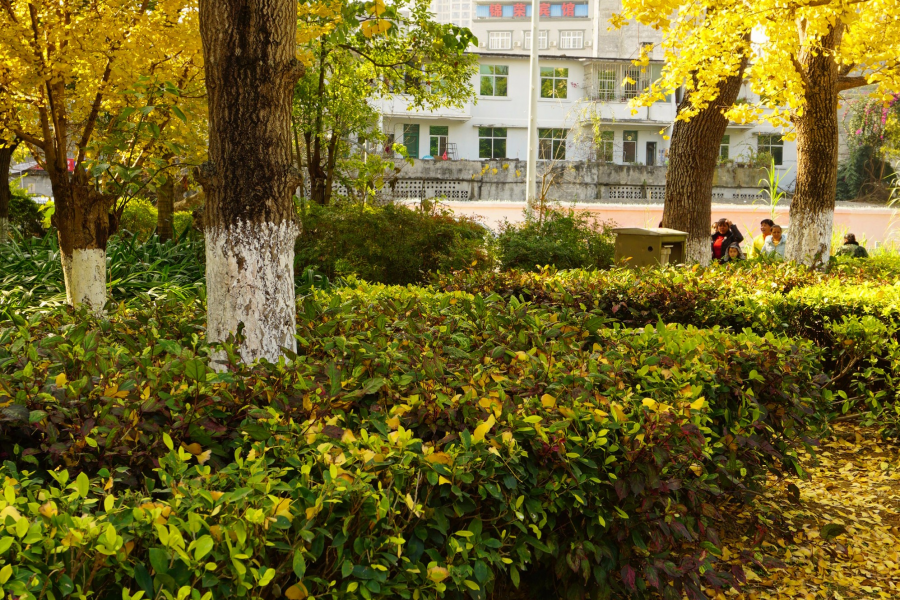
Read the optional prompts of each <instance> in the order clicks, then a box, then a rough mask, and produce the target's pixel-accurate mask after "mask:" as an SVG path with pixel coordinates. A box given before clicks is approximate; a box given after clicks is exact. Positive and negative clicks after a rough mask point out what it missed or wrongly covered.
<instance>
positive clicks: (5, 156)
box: [0, 144, 16, 244]
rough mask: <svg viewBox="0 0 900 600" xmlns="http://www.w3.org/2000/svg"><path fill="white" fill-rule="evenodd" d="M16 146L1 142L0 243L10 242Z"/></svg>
mask: <svg viewBox="0 0 900 600" xmlns="http://www.w3.org/2000/svg"><path fill="white" fill-rule="evenodd" d="M15 149H16V147H15V146H9V145H3V144H0V244H5V243H7V242H9V201H10V198H11V196H12V193H11V192H10V189H9V169H10V167H11V166H12V155H13V151H14V150H15Z"/></svg>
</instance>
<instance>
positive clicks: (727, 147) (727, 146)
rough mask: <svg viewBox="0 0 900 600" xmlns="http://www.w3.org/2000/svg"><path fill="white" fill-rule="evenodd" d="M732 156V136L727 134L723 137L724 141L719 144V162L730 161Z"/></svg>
mask: <svg viewBox="0 0 900 600" xmlns="http://www.w3.org/2000/svg"><path fill="white" fill-rule="evenodd" d="M730 154H731V135H730V134H728V133H726V134H723V135H722V141H721V142H719V160H728V158H729V155H730Z"/></svg>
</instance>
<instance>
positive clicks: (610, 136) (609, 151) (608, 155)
mask: <svg viewBox="0 0 900 600" xmlns="http://www.w3.org/2000/svg"><path fill="white" fill-rule="evenodd" d="M598 133H599V134H600V137H599V138H596V139H595V145H596V147H597V150H596V151H597V160H598V161H599V162H603V163H614V162H615V161H616V154H615V152H616V132H615V131H612V130H610V131H600V132H598Z"/></svg>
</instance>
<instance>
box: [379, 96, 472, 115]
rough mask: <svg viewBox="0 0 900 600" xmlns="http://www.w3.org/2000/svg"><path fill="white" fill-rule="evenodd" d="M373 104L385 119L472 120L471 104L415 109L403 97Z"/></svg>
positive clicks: (394, 97) (407, 99)
mask: <svg viewBox="0 0 900 600" xmlns="http://www.w3.org/2000/svg"><path fill="white" fill-rule="evenodd" d="M373 104H374V106H375V108H376V109H377V110H378V111H380V112H381V114H382V115H384V117H385V118H390V117H412V116H414V117H415V118H416V119H421V120H432V119H433V120H436V121H437V120H440V121H468V120H469V119H471V118H472V105H471V104H466V105H465V106H464V107H462V108H449V107H442V108H437V109H434V110H425V109H417V108H412V107H410V105H409V98H408V97H407V96H403V95H397V96H391V97H389V98H382V99H381V100H375V101H374V102H373Z"/></svg>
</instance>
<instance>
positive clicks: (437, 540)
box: [0, 285, 822, 598]
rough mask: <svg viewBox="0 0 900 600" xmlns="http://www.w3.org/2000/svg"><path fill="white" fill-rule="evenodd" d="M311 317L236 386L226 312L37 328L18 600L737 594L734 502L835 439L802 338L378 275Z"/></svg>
mask: <svg viewBox="0 0 900 600" xmlns="http://www.w3.org/2000/svg"><path fill="white" fill-rule="evenodd" d="M300 309H301V314H300V318H299V321H298V341H299V346H300V350H299V354H298V355H297V356H296V357H293V356H292V357H291V359H292V360H291V361H290V362H288V363H285V364H279V365H271V364H262V365H258V366H255V367H248V366H241V365H236V364H234V365H232V366H231V367H230V368H229V370H228V371H227V372H225V373H211V372H210V371H209V370H208V368H207V367H206V356H207V355H208V354H209V352H210V348H208V347H207V346H206V345H205V344H204V343H203V342H202V326H203V323H204V314H203V306H202V304H201V303H200V302H196V301H195V302H187V303H185V302H160V303H157V304H156V305H155V306H153V307H145V306H141V307H138V308H134V309H129V308H127V307H125V306H124V305H123V306H122V307H121V308H120V309H119V310H118V311H116V312H115V313H113V314H111V315H109V317H108V318H106V319H103V320H99V321H97V320H94V319H92V318H90V317H89V316H88V315H87V314H85V313H80V314H71V313H69V312H67V311H61V310H58V311H53V312H52V313H50V314H43V315H35V316H34V317H32V318H30V319H28V320H26V319H24V318H22V317H21V316H18V315H11V320H10V321H7V322H6V323H4V324H2V326H0V372H2V374H3V378H2V379H0V381H3V382H4V383H3V388H2V390H3V393H4V395H5V396H6V397H9V398H10V399H11V400H12V404H11V405H10V406H12V407H14V408H13V409H10V407H9V406H8V407H6V408H7V409H8V410H6V412H5V413H4V417H5V419H4V421H3V426H4V427H6V429H5V430H4V431H3V432H0V433H2V434H3V435H4V436H6V437H5V439H13V438H12V437H11V436H15V438H14V440H15V445H14V446H13V445H10V446H13V447H10V446H7V448H8V449H7V450H5V451H6V452H7V453H8V455H7V457H6V458H7V459H8V460H9V461H10V462H7V463H6V466H5V467H3V469H2V475H5V476H6V477H9V478H10V479H5V484H4V486H5V489H4V494H3V499H2V500H0V502H2V503H3V504H2V506H0V511H4V512H3V519H4V525H6V526H5V527H4V528H2V529H0V569H6V570H5V571H4V572H6V573H9V576H8V577H7V582H6V583H5V584H4V586H5V589H8V590H10V591H12V592H13V593H14V594H15V595H17V596H20V595H27V594H33V595H37V594H38V593H39V592H40V590H41V589H46V590H51V591H52V592H53V594H54V595H56V596H59V595H62V594H64V593H65V591H66V590H68V589H70V588H71V589H77V588H78V586H80V587H81V589H85V590H91V591H92V592H93V593H95V594H97V595H103V594H104V593H105V592H107V591H111V590H117V589H119V588H126V589H128V590H129V593H130V594H134V593H136V592H138V591H143V592H144V595H146V596H151V595H152V596H154V597H156V596H158V595H160V594H162V595H163V596H165V597H175V596H177V595H178V594H179V591H180V590H183V589H185V587H187V588H189V589H188V590H187V592H186V593H187V594H190V593H191V590H190V588H193V589H194V590H196V592H197V593H198V594H202V593H205V592H206V591H209V592H211V593H212V595H213V597H215V598H219V597H225V596H227V595H236V596H241V597H254V598H255V597H264V596H268V595H276V596H280V595H285V594H287V595H288V597H292V596H293V595H296V597H302V596H304V595H305V594H306V593H308V594H309V595H311V596H315V597H331V598H344V597H348V596H353V595H356V594H358V595H361V596H362V597H367V598H389V597H400V598H414V597H416V594H418V595H419V597H422V595H425V596H426V597H427V596H428V595H437V596H440V597H457V596H459V595H462V594H468V593H472V594H474V596H475V597H478V598H481V597H486V595H487V594H488V593H502V592H503V591H504V590H505V591H506V592H507V593H508V592H509V591H510V590H511V589H512V588H514V587H519V586H522V587H523V588H524V589H523V591H522V593H525V594H526V595H527V596H528V597H531V598H544V597H549V596H550V595H553V594H558V593H560V592H563V593H562V595H563V596H565V597H581V596H582V594H583V593H585V592H586V591H588V590H590V589H608V590H610V591H614V592H616V593H620V594H622V593H627V592H629V591H640V592H642V593H643V592H646V591H649V589H650V588H656V589H658V590H660V591H661V592H663V593H666V594H671V593H672V592H669V591H667V590H672V591H674V589H675V588H673V587H672V586H670V585H669V582H678V585H680V586H681V585H683V586H684V589H685V590H686V592H687V593H688V594H689V595H691V596H692V597H697V594H698V593H699V588H700V586H701V585H704V586H705V585H712V586H714V587H719V586H721V585H725V584H726V583H727V582H733V581H734V577H735V575H734V574H733V573H732V569H733V567H732V565H731V564H730V563H729V562H727V561H725V562H723V561H720V560H719V558H717V555H718V550H717V547H718V546H719V542H718V535H717V528H718V524H717V519H718V517H717V512H716V508H715V505H714V502H716V499H717V498H718V497H720V496H722V494H725V493H728V494H740V493H742V492H743V491H745V490H747V489H748V488H750V487H753V486H754V485H755V484H756V482H757V481H758V480H759V478H762V477H765V473H766V471H767V469H769V468H773V467H774V468H777V469H781V468H784V467H789V468H793V465H794V457H795V456H796V451H797V449H798V448H799V446H800V445H801V442H800V441H799V440H801V439H802V438H803V436H804V435H806V434H814V433H815V431H816V428H817V427H818V426H819V425H820V423H821V421H820V420H819V419H820V418H819V416H818V415H819V414H820V413H819V411H818V407H819V405H820V403H821V401H822V397H821V391H820V388H819V386H818V385H817V384H816V381H817V377H818V373H819V364H818V362H817V358H816V351H815V348H814V347H813V346H811V345H810V344H808V343H796V342H794V341H792V340H790V339H787V338H780V339H779V338H775V337H773V336H769V337H766V338H762V337H759V336H756V335H754V334H750V333H742V334H736V335H735V334H728V333H724V332H720V331H698V330H695V329H692V328H683V327H680V326H666V325H662V324H659V325H658V326H656V327H648V328H646V329H640V330H629V329H617V328H606V327H605V325H606V321H605V320H604V319H602V318H597V317H595V316H592V315H591V314H590V313H589V312H587V311H585V310H584V309H582V308H580V307H561V308H549V307H545V306H541V305H540V304H536V303H528V302H522V301H519V300H517V299H515V298H509V299H504V298H501V297H499V296H492V297H486V298H485V297H481V296H471V295H467V294H462V293H441V292H431V291H427V290H421V289H414V288H409V289H406V288H396V287H394V288H391V287H384V286H377V285H359V286H357V287H353V288H351V287H345V288H341V289H337V290H332V291H329V292H322V291H313V292H311V293H310V294H309V295H308V296H306V297H305V298H304V299H303V300H302V302H301V306H300ZM225 348H226V351H228V352H232V348H231V345H230V344H226V345H225ZM201 462H202V463H203V464H198V463H201ZM13 463H17V465H16V464H13ZM156 464H158V465H159V468H158V469H157V470H155V471H153V470H151V469H152V467H153V466H154V465H156ZM55 465H60V466H62V465H65V466H66V467H64V468H65V469H66V471H65V474H63V473H62V472H53V471H52V468H53V467H54V466H55ZM26 468H27V469H32V470H33V473H30V474H29V473H25V472H24V470H25V469H26ZM35 468H37V469H35ZM0 479H4V478H2V477H0ZM10 507H12V508H13V509H14V512H13V511H12V510H8V509H9V508H10ZM22 519H24V520H25V521H24V523H22V524H21V525H20V524H19V523H21V522H22ZM20 530H21V532H24V533H22V535H20ZM69 548H75V549H76V552H75V555H76V556H77V560H74V561H72V560H71V559H70V558H68V557H70V555H71V553H70V552H69ZM13 557H15V558H13ZM95 566H96V568H94V567H95ZM7 567H9V568H8V569H7ZM736 572H737V573H739V570H738V571H736ZM10 582H11V583H10ZM301 586H302V587H301ZM291 590H292V591H291Z"/></svg>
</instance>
